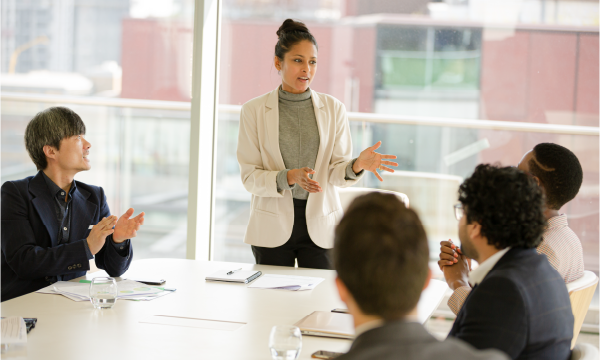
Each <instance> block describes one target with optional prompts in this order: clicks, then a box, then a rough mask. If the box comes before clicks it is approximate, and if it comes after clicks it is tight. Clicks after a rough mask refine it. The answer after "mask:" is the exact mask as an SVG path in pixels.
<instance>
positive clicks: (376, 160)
mask: <svg viewBox="0 0 600 360" xmlns="http://www.w3.org/2000/svg"><path fill="white" fill-rule="evenodd" d="M380 146H381V141H379V142H377V144H375V145H373V146H371V147H368V148H366V149H365V150H363V152H361V153H360V155H359V156H358V159H357V160H356V161H355V162H354V166H352V170H353V171H354V173H359V172H361V171H362V170H363V169H364V170H367V171H370V172H372V173H373V174H375V176H377V179H379V181H383V179H382V178H381V175H379V173H378V172H377V170H379V171H389V172H392V173H393V172H394V169H391V168H389V167H387V166H384V165H388V166H398V163H395V162H393V161H387V160H383V159H395V158H396V157H397V156H396V155H386V154H380V153H378V152H375V150H377V149H378V148H379V147H380Z"/></svg>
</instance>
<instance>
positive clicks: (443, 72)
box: [213, 0, 599, 272]
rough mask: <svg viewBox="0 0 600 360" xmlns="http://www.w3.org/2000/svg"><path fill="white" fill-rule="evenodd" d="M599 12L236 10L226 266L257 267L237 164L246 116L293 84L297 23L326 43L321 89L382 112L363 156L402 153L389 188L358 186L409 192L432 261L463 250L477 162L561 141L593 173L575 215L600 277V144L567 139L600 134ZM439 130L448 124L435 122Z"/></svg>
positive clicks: (380, 5) (223, 127) (371, 7)
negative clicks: (464, 210) (569, 128)
mask: <svg viewBox="0 0 600 360" xmlns="http://www.w3.org/2000/svg"><path fill="white" fill-rule="evenodd" d="M268 7H271V8H272V9H277V11H266V10H265V8H268ZM597 13H598V3H596V2H588V1H555V2H552V3H550V2H546V1H533V0H532V1H525V0H524V1H516V2H511V3H510V4H507V3H506V2H504V1H493V0H487V1H484V0H471V1H450V0H448V1H411V2H400V1H377V2H374V1H362V0H348V1H343V0H339V1H310V2H304V1H285V2H281V1H276V0H273V1H237V0H225V1H224V2H223V24H222V36H221V39H222V41H221V65H220V68H221V73H220V84H219V88H220V93H219V97H220V100H219V101H220V104H222V106H225V105H227V107H226V110H227V111H225V110H223V109H224V108H222V111H221V112H220V113H219V129H218V130H219V131H218V142H217V156H218V161H217V182H216V205H215V212H216V216H215V219H216V220H215V222H216V224H215V234H214V238H213V249H214V259H215V260H226V261H242V262H254V259H253V256H252V252H251V250H250V246H249V245H246V244H244V243H243V236H244V232H245V229H246V225H247V222H248V217H249V209H250V194H249V193H248V192H246V191H245V189H244V187H243V185H242V183H241V178H240V174H239V167H238V165H237V160H236V155H235V152H236V147H237V134H238V129H239V107H236V106H239V105H241V104H243V103H245V102H246V101H248V100H250V99H252V98H254V97H257V96H260V95H262V94H264V93H267V92H269V91H271V90H273V89H275V88H276V87H277V86H278V85H279V84H280V78H279V76H278V74H277V72H276V71H275V68H274V66H273V56H274V54H273V49H274V46H275V43H276V42H277V36H276V34H275V32H276V31H277V29H278V27H279V26H280V25H281V23H282V22H283V20H285V19H286V18H288V17H292V18H294V19H298V20H302V21H304V22H305V23H306V24H307V26H308V27H309V29H310V30H311V32H312V33H313V34H314V35H315V37H316V39H317V41H318V43H319V58H318V71H317V75H316V77H315V80H314V82H313V83H312V85H311V87H312V88H313V89H314V90H316V91H318V92H323V93H328V94H331V95H333V96H335V97H336V98H338V99H339V100H340V101H342V102H343V103H344V104H345V105H346V108H347V110H348V111H350V112H358V113H366V114H368V115H369V116H368V117H369V119H370V120H369V121H362V120H361V119H362V115H360V116H359V115H356V116H355V115H354V114H352V113H350V114H349V117H350V122H351V131H352V139H353V148H354V149H353V154H354V155H355V156H357V155H358V154H359V152H360V151H362V150H363V149H364V148H366V147H367V146H370V145H372V144H373V143H375V142H376V141H378V140H382V141H383V146H382V148H381V152H384V153H391V154H395V155H397V156H398V160H399V161H398V163H399V164H400V165H399V167H398V168H397V169H398V171H397V172H396V173H394V174H391V175H385V176H384V182H382V183H380V182H379V181H377V180H376V179H375V177H374V176H373V175H371V174H367V176H365V177H364V179H363V180H362V181H361V182H360V183H359V184H358V185H357V186H361V187H371V188H382V189H388V190H394V191H398V192H402V193H405V194H407V195H408V197H409V199H410V205H411V207H412V208H414V209H416V210H417V211H418V212H419V214H420V215H421V217H422V218H423V222H424V224H425V226H426V228H427V232H428V236H429V240H430V246H431V249H432V258H433V257H437V252H438V250H437V249H439V241H440V240H444V239H448V238H452V239H457V223H456V220H455V219H454V216H453V212H452V205H453V204H454V203H455V202H456V191H457V189H458V185H459V184H460V182H461V181H462V180H463V179H464V178H465V177H467V176H469V175H470V174H471V173H472V171H473V169H474V167H475V166H476V165H477V164H479V163H496V162H499V163H502V164H504V165H516V164H517V163H518V162H519V160H520V159H521V157H522V156H523V154H524V153H525V152H527V151H529V150H530V149H532V148H533V146H535V145H536V144H538V143H541V142H553V143H557V144H560V145H563V146H565V147H567V148H569V149H571V150H572V151H573V152H575V154H576V155H577V156H578V158H579V159H580V161H581V163H582V166H583V169H584V183H583V185H582V188H581V190H580V192H579V195H578V196H577V197H576V198H575V199H574V200H573V201H571V202H570V203H568V204H567V205H565V206H564V207H563V209H561V212H563V213H566V214H567V215H568V217H569V224H570V226H571V227H572V228H573V230H574V231H575V232H576V233H577V235H578V236H579V238H580V239H581V241H582V243H583V247H584V253H585V259H584V260H585V266H586V269H588V270H593V271H595V272H598V241H599V239H598V233H599V226H598V206H599V202H598V200H599V192H598V182H599V176H598V174H599V169H598V163H599V159H598V153H599V146H598V144H599V139H598V136H597V135H591V136H587V135H571V134H568V133H561V131H560V129H559V130H554V128H555V126H556V125H579V126H588V127H594V128H597V127H598V126H599V115H598V114H599V110H598V97H599V94H598V66H599V60H598V17H597ZM231 105H234V106H231ZM236 109H237V111H238V112H236ZM363 115H364V114H363ZM432 119H434V120H435V119H438V120H440V122H444V124H447V125H445V126H425V125H423V122H424V121H426V120H427V121H429V120H432ZM464 120H471V121H480V122H486V121H489V120H497V121H505V122H506V124H508V125H510V124H516V125H518V124H519V123H533V124H541V125H542V126H544V127H546V128H547V129H546V130H547V131H548V132H552V133H548V132H545V131H544V132H540V131H538V132H536V131H525V132H524V131H520V130H519V129H518V126H516V125H515V126H514V127H510V126H509V127H507V128H506V129H504V130H483V129H481V127H479V126H472V127H471V128H469V127H468V126H465V125H464V124H463V122H464ZM511 126H512V125H511Z"/></svg>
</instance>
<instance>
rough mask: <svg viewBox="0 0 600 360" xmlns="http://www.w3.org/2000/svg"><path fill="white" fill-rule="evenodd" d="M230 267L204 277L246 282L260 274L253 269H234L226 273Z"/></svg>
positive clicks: (215, 279) (210, 279) (214, 279)
mask: <svg viewBox="0 0 600 360" xmlns="http://www.w3.org/2000/svg"><path fill="white" fill-rule="evenodd" d="M230 271H231V269H228V270H219V271H217V272H214V273H212V274H210V275H208V276H207V277H206V280H209V281H226V282H236V283H243V284H247V283H249V282H251V281H252V280H254V279H256V278H258V277H259V276H261V275H262V272H260V271H255V270H246V271H241V270H240V271H236V272H234V273H233V274H231V275H227V273H228V272H230Z"/></svg>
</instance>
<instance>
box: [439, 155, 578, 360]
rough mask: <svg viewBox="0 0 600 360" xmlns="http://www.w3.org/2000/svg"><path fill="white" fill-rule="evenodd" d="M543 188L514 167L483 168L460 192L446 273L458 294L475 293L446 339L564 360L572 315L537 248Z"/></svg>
mask: <svg viewBox="0 0 600 360" xmlns="http://www.w3.org/2000/svg"><path fill="white" fill-rule="evenodd" d="M543 199H544V197H543V194H542V190H541V188H540V187H539V186H538V185H537V184H536V182H535V180H534V179H533V178H532V177H530V176H528V175H527V174H525V173H524V172H523V171H520V170H518V169H517V168H514V167H504V168H502V167H496V166H491V165H479V166H477V168H475V172H474V173H473V175H472V176H471V177H470V178H468V179H466V180H465V181H464V182H463V183H462V184H461V185H460V188H459V202H460V205H458V206H456V207H455V211H456V215H457V218H458V219H459V226H458V234H459V238H460V241H461V253H463V254H464V256H465V257H467V258H469V259H474V260H476V261H477V262H478V263H479V267H477V268H476V269H474V270H473V271H470V270H471V269H470V263H469V261H466V260H465V259H463V256H462V255H459V257H458V259H459V261H458V262H457V263H455V264H454V265H452V266H448V267H445V268H444V275H445V277H446V281H447V282H448V284H449V285H450V286H451V287H452V288H453V289H455V288H457V287H460V286H472V290H471V291H470V293H469V295H468V297H467V299H466V301H465V303H464V306H463V307H462V309H461V310H460V312H459V313H458V316H457V317H456V320H455V322H454V325H453V327H452V330H451V331H450V334H449V335H448V336H449V337H455V338H459V339H461V340H464V341H466V342H468V343H470V344H471V345H473V346H475V347H476V348H478V349H488V348H494V349H498V350H502V351H503V352H505V353H507V354H508V355H509V356H510V357H511V358H512V359H540V360H541V359H557V360H567V359H569V358H570V355H571V350H570V347H571V339H572V337H573V322H574V319H573V314H572V312H571V303H570V300H569V294H568V292H567V288H566V287H565V285H564V281H563V278H562V277H561V276H560V274H559V273H558V272H557V271H556V270H555V269H553V268H552V266H550V263H549V262H548V259H547V258H546V257H545V256H540V255H539V254H538V253H537V252H536V250H535V247H536V246H538V245H539V243H540V242H541V241H542V237H541V236H542V232H543V231H544V228H545V226H546V219H545V217H544V211H543V204H544V200H543Z"/></svg>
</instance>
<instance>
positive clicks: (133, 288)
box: [36, 280, 172, 301]
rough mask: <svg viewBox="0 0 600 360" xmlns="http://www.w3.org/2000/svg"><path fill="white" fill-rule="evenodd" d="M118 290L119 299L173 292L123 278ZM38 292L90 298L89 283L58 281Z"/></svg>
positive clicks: (149, 296)
mask: <svg viewBox="0 0 600 360" xmlns="http://www.w3.org/2000/svg"><path fill="white" fill-rule="evenodd" d="M117 291H118V295H117V298H118V299H122V300H146V301H147V300H153V299H155V298H157V297H160V296H163V295H168V294H170V293H172V291H164V290H163V288H162V287H157V286H148V285H146V284H142V283H139V282H136V281H133V280H123V281H119V282H117ZM36 292H37V293H41V294H60V295H63V296H65V297H67V298H69V299H71V300H73V301H89V300H90V284H89V283H77V282H72V281H58V282H56V283H54V284H52V285H50V286H47V287H45V288H42V289H40V290H38V291H36Z"/></svg>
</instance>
